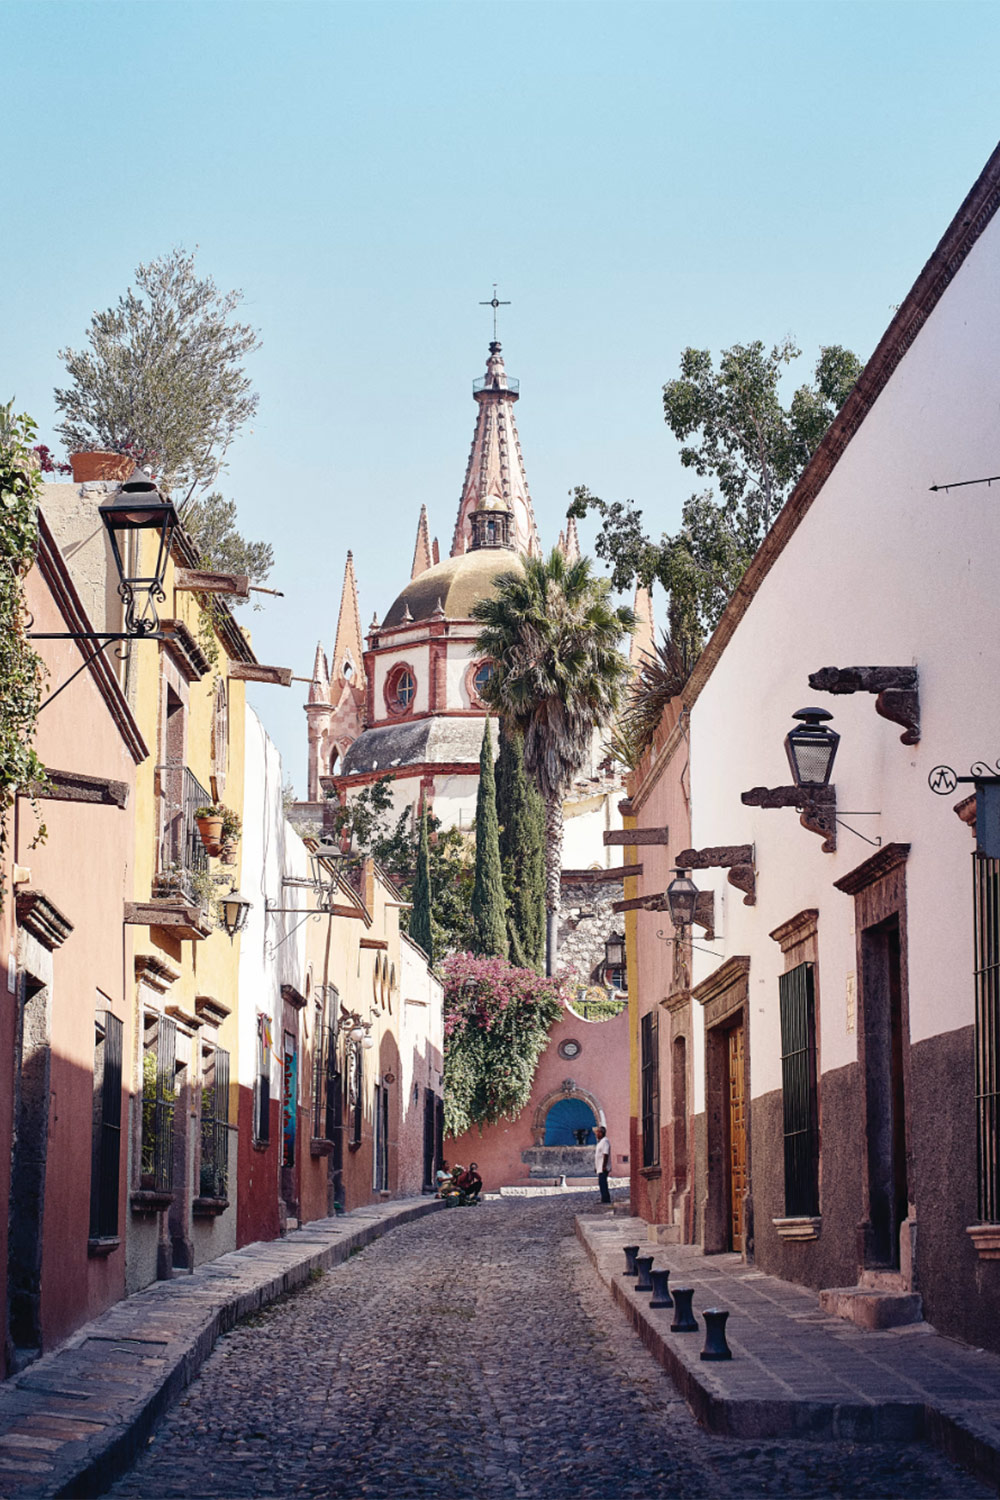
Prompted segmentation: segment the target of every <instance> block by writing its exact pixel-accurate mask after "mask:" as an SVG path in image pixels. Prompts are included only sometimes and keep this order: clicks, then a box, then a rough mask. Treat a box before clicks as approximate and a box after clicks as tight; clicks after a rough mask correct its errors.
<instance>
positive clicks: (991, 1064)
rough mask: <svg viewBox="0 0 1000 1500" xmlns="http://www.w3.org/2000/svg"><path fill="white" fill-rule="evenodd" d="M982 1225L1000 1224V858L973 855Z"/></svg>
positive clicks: (978, 1163)
mask: <svg viewBox="0 0 1000 1500" xmlns="http://www.w3.org/2000/svg"><path fill="white" fill-rule="evenodd" d="M972 858H973V865H972V870H973V882H974V885H973V891H974V902H975V925H976V947H975V962H976V1021H975V1032H974V1045H975V1054H976V1166H977V1177H978V1182H979V1221H980V1223H982V1224H998V1223H1000V859H989V858H987V856H986V855H985V854H974V855H973V857H972Z"/></svg>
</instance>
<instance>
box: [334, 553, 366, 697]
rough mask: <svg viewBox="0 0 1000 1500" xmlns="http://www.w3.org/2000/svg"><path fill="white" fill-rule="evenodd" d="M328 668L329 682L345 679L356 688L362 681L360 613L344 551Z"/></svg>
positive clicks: (350, 564)
mask: <svg viewBox="0 0 1000 1500" xmlns="http://www.w3.org/2000/svg"><path fill="white" fill-rule="evenodd" d="M332 668H333V669H332V671H331V673H330V680H331V682H334V683H336V682H349V683H350V684H351V686H352V687H358V686H359V685H360V684H361V682H362V681H363V680H364V646H363V645H362V643H361V614H360V611H359V609H358V584H357V579H356V578H355V576H354V554H353V552H348V554H347V563H346V565H345V567H344V587H343V591H342V593H341V596H340V614H339V616H338V617H337V639H336V641H335V643H334V647H333V660H332Z"/></svg>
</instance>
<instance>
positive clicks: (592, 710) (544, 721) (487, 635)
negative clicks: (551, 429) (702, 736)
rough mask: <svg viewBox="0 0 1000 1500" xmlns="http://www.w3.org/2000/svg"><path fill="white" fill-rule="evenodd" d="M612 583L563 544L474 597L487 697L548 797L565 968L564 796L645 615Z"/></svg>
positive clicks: (609, 704)
mask: <svg viewBox="0 0 1000 1500" xmlns="http://www.w3.org/2000/svg"><path fill="white" fill-rule="evenodd" d="M610 595H611V583H610V580H609V579H606V578H595V577H594V575H593V569H592V566H591V562H590V559H589V558H587V557H581V558H579V559H578V560H577V561H576V562H567V561H566V559H565V557H564V556H563V554H562V553H561V552H560V551H559V550H558V548H555V549H553V551H552V552H551V553H550V555H549V557H548V558H547V559H542V558H537V557H528V558H525V559H524V566H523V569H520V570H518V571H517V572H514V571H512V572H510V573H503V574H501V575H500V577H498V578H497V579H496V580H495V582H494V586H493V593H492V595H491V596H490V597H489V598H487V599H480V600H478V601H477V603H476V604H474V605H473V607H472V612H471V613H472V618H473V619H474V620H477V621H478V622H479V624H480V626H481V629H480V632H479V650H480V651H482V652H483V653H484V654H485V655H487V656H489V658H490V660H491V661H492V663H493V672H492V675H491V676H490V678H489V681H488V682H487V683H486V684H484V686H483V688H482V696H483V698H484V699H485V700H486V702H487V703H488V704H489V705H490V706H491V707H492V708H495V709H496V711H497V712H498V713H499V714H500V715H501V716H502V717H503V718H504V719H506V720H507V722H508V723H509V724H511V725H513V727H514V728H515V729H516V730H517V731H518V733H519V734H520V735H522V736H523V743H524V765H525V769H526V770H527V772H528V774H529V775H530V776H531V777H533V779H534V781H535V784H536V785H537V787H538V790H539V792H540V793H541V796H542V801H543V802H544V803H545V871H546V882H545V898H546V899H545V905H546V916H547V928H548V931H547V943H546V972H547V973H549V974H552V973H554V971H555V962H556V944H557V930H558V920H559V878H560V873H561V870H562V845H563V797H564V796H565V794H566V792H567V791H568V789H569V786H570V783H571V782H572V780H573V777H574V776H575V775H576V774H577V773H578V771H579V770H580V769H581V767H582V766H583V765H584V763H585V762H586V759H587V756H588V754H589V752H590V746H591V741H592V739H593V734H594V730H595V729H597V728H601V727H603V726H604V725H607V724H609V723H610V722H611V721H612V720H613V719H614V717H615V715H616V713H617V712H618V708H619V704H620V701H621V696H622V691H623V689H624V687H625V684H626V683H627V681H628V676H629V666H628V663H627V661H626V660H625V658H624V656H623V655H622V654H621V652H620V650H619V642H620V641H621V639H622V636H623V635H624V634H625V633H626V632H628V631H630V630H632V629H633V628H634V627H635V623H636V621H635V616H634V615H633V613H632V611H631V610H630V609H627V608H626V607H625V606H624V605H622V606H619V607H618V608H615V606H614V605H613V604H612V602H611V598H610Z"/></svg>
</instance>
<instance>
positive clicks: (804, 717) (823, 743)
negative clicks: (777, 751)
mask: <svg viewBox="0 0 1000 1500" xmlns="http://www.w3.org/2000/svg"><path fill="white" fill-rule="evenodd" d="M792 718H793V719H798V720H799V723H798V725H797V727H796V728H794V729H790V730H789V731H788V733H787V735H786V736H785V754H786V755H787V756H788V764H789V766H790V767H791V770H792V779H793V780H794V782H795V785H796V786H805V787H810V786H829V784H830V772H831V771H832V770H833V762H834V758H835V756H836V754H837V746H838V745H839V744H840V735H839V734H838V733H837V731H836V730H835V729H830V728H828V727H827V721H828V720H830V719H832V718H833V714H830V713H827V711H826V709H825V708H800V709H799V711H798V713H796V714H793V715H792Z"/></svg>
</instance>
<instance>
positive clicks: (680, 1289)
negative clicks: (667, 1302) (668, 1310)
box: [670, 1286, 698, 1333]
mask: <svg viewBox="0 0 1000 1500" xmlns="http://www.w3.org/2000/svg"><path fill="white" fill-rule="evenodd" d="M693 1296H694V1287H693V1286H675V1287H674V1321H673V1322H672V1323H671V1325H670V1332H671V1333H697V1332H698V1320H697V1318H696V1317H695V1315H694V1313H693V1312H692V1311H691V1299H692V1298H693Z"/></svg>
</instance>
